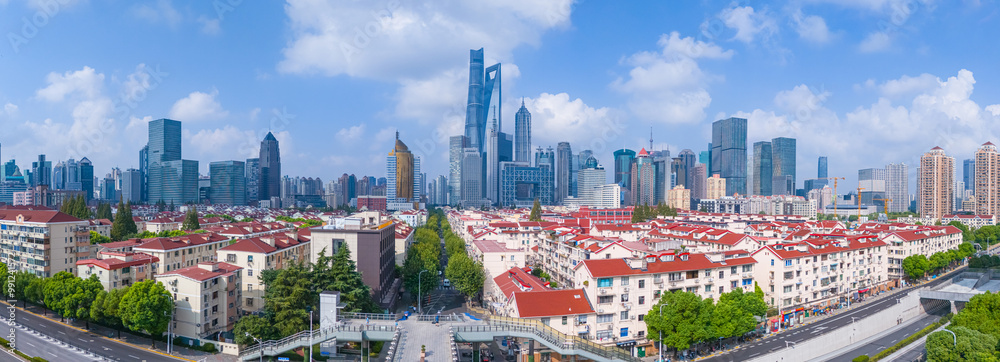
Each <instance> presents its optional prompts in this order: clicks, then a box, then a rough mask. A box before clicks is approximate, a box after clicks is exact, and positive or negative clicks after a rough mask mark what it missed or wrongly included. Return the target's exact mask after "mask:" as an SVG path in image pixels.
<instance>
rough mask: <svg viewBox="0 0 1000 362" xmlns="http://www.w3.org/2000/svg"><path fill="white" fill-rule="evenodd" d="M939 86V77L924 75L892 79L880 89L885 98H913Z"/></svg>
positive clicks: (880, 86)
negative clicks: (905, 96) (902, 96)
mask: <svg viewBox="0 0 1000 362" xmlns="http://www.w3.org/2000/svg"><path fill="white" fill-rule="evenodd" d="M938 84H939V83H938V78H937V77H935V76H933V75H930V74H927V73H924V74H921V75H919V76H916V77H910V76H906V75H904V76H902V77H901V78H899V79H890V80H888V81H886V82H885V83H882V84H880V85H879V86H878V89H879V92H880V93H881V94H882V96H885V97H896V96H901V95H911V96H912V95H914V94H917V93H922V92H926V91H929V90H931V89H933V88H936V87H937V86H938Z"/></svg>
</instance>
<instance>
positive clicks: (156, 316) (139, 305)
mask: <svg viewBox="0 0 1000 362" xmlns="http://www.w3.org/2000/svg"><path fill="white" fill-rule="evenodd" d="M173 308H174V301H173V299H172V298H171V297H170V294H169V293H168V292H167V289H166V288H164V287H163V284H162V283H159V282H157V281H156V280H154V279H146V280H143V281H141V282H138V283H135V284H132V286H130V287H129V288H128V291H127V292H125V295H123V296H122V299H121V302H120V303H119V305H118V312H119V313H120V315H121V319H122V323H123V324H124V325H125V326H126V327H128V328H129V329H131V330H133V331H142V332H146V333H147V334H149V335H152V336H159V335H162V334H163V333H164V332H166V331H167V324H168V323H169V322H170V314H171V312H172V310H173ZM152 341H155V340H152ZM154 344H155V342H154Z"/></svg>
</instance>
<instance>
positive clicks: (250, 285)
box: [247, 284, 253, 292]
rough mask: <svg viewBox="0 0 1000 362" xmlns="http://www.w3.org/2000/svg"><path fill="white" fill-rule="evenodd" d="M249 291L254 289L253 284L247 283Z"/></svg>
mask: <svg viewBox="0 0 1000 362" xmlns="http://www.w3.org/2000/svg"><path fill="white" fill-rule="evenodd" d="M247 291H248V292H252V291H253V284H247Z"/></svg>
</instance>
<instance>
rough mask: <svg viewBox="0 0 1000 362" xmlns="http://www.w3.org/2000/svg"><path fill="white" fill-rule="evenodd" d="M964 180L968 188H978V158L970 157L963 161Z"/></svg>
mask: <svg viewBox="0 0 1000 362" xmlns="http://www.w3.org/2000/svg"><path fill="white" fill-rule="evenodd" d="M962 181H964V182H965V189H966V190H975V189H976V160H975V159H969V160H964V161H962Z"/></svg>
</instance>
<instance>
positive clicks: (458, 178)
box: [448, 136, 465, 205]
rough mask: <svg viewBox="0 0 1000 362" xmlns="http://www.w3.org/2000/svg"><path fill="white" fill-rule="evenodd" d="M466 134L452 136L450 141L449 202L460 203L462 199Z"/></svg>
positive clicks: (451, 203) (452, 203)
mask: <svg viewBox="0 0 1000 362" xmlns="http://www.w3.org/2000/svg"><path fill="white" fill-rule="evenodd" d="M464 150H465V136H451V138H449V142H448V161H449V163H448V202H449V203H450V205H458V203H459V201H461V200H462V160H463V157H464V155H465V151H464Z"/></svg>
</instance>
